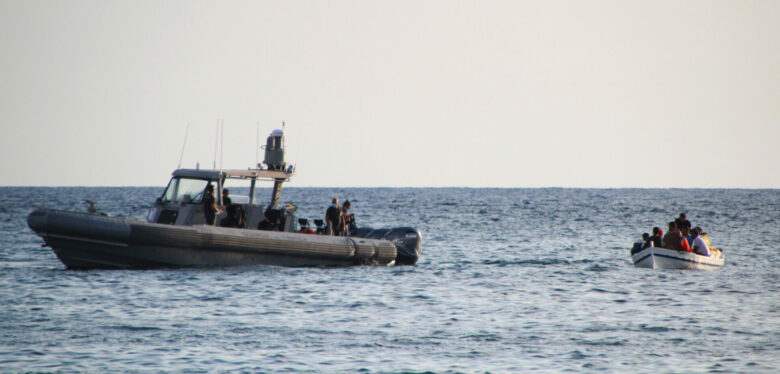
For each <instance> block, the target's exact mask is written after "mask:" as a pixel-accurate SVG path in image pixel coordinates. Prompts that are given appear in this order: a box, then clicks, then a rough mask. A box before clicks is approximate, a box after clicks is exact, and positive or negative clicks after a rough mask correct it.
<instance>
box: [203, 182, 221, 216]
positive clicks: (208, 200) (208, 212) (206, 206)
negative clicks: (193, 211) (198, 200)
mask: <svg viewBox="0 0 780 374" xmlns="http://www.w3.org/2000/svg"><path fill="white" fill-rule="evenodd" d="M202 203H203V216H204V218H205V219H206V224H207V225H210V226H214V224H215V223H216V221H217V212H220V213H222V210H221V209H219V207H218V206H217V202H216V200H215V199H214V186H213V185H211V184H209V185H208V186H206V190H205V191H204V192H203V200H202Z"/></svg>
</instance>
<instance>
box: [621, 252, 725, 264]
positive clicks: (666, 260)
mask: <svg viewBox="0 0 780 374" xmlns="http://www.w3.org/2000/svg"><path fill="white" fill-rule="evenodd" d="M631 259H632V260H633V261H634V266H636V267H640V268H650V269H720V268H721V267H723V262H724V258H723V252H722V251H720V250H717V249H715V250H712V255H711V256H702V255H698V254H696V253H693V252H685V251H677V250H674V249H666V248H660V247H649V248H645V249H643V250H642V251H640V252H637V253H635V254H633V255H632V256H631Z"/></svg>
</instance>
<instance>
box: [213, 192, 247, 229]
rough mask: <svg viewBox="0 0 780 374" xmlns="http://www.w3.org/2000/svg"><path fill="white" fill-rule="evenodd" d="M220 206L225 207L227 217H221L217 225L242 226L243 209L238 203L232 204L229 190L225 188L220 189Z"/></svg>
mask: <svg viewBox="0 0 780 374" xmlns="http://www.w3.org/2000/svg"><path fill="white" fill-rule="evenodd" d="M222 206H223V207H224V208H225V212H227V217H225V218H223V219H222V220H221V221H220V222H219V225H220V226H223V227H243V225H244V213H243V209H242V208H241V206H240V205H233V201H232V200H231V199H230V190H228V189H227V188H225V189H223V190H222Z"/></svg>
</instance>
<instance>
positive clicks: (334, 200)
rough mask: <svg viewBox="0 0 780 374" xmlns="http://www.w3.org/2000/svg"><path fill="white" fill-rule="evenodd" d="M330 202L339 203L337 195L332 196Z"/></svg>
mask: <svg viewBox="0 0 780 374" xmlns="http://www.w3.org/2000/svg"><path fill="white" fill-rule="evenodd" d="M330 203H331V204H336V205H338V204H339V198H338V197H334V198H333V200H331V201H330Z"/></svg>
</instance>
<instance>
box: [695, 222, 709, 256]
mask: <svg viewBox="0 0 780 374" xmlns="http://www.w3.org/2000/svg"><path fill="white" fill-rule="evenodd" d="M699 234H701V228H699V227H695V228H694V229H693V230H691V236H692V237H693V246H692V248H693V252H694V253H696V254H698V255H702V256H709V255H710V248H709V247H707V242H705V241H704V239H702V238H701V236H699Z"/></svg>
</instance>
